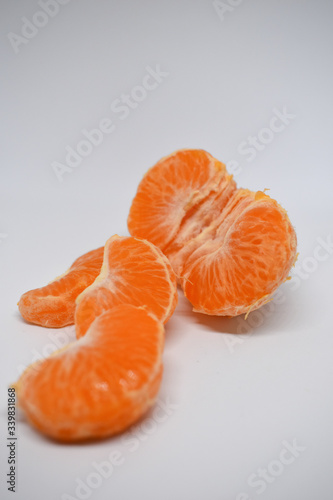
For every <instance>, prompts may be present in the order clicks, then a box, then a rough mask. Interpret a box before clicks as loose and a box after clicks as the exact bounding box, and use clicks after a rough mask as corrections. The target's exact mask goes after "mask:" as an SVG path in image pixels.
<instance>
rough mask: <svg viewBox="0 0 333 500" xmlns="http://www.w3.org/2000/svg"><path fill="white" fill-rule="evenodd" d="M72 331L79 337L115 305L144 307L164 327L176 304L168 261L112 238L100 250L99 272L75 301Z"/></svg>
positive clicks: (146, 246)
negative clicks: (102, 255) (73, 329)
mask: <svg viewBox="0 0 333 500" xmlns="http://www.w3.org/2000/svg"><path fill="white" fill-rule="evenodd" d="M76 303H77V307H76V311H75V327H76V336H77V338H80V337H82V335H84V334H85V332H86V331H87V330H88V328H89V326H90V325H91V323H92V322H93V321H94V319H95V318H96V317H97V316H99V315H100V314H102V313H103V312H105V311H107V310H108V309H111V308H112V307H114V306H116V305H118V304H124V303H126V304H133V305H136V306H145V307H147V309H148V310H149V311H151V312H152V313H153V314H154V315H155V316H156V317H157V319H158V320H159V321H161V322H162V323H166V321H167V320H168V319H169V318H170V316H171V315H172V313H173V311H174V309H175V307H176V304H177V282H176V277H175V274H174V272H173V270H172V268H171V265H170V263H169V261H168V259H167V258H166V257H165V255H163V253H162V252H161V250H160V249H158V248H157V247H156V246H155V245H153V244H152V243H150V242H148V241H145V240H140V239H137V238H133V237H131V236H129V237H127V236H118V235H114V236H112V237H111V238H109V240H108V241H107V242H106V244H105V247H104V260H103V265H102V269H101V272H100V274H99V276H97V278H96V279H95V281H94V282H93V283H92V284H91V285H90V286H89V287H88V288H86V289H85V290H84V291H83V292H82V293H81V294H80V295H79V296H78V297H77V299H76Z"/></svg>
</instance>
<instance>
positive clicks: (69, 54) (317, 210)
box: [0, 0, 333, 500]
mask: <svg viewBox="0 0 333 500" xmlns="http://www.w3.org/2000/svg"><path fill="white" fill-rule="evenodd" d="M225 4H226V5H229V9H228V10H226V11H225V13H222V12H220V15H218V13H217V11H216V9H215V8H214V5H213V2H212V1H199V0H192V1H190V0H185V1H184V0H183V1H182V0H177V1H176V0H168V1H164V2H162V1H148V0H146V1H142V2H138V1H135V0H127V1H120V0H119V1H106V0H104V1H102V0H100V1H94V2H92V1H90V2H89V1H88V0H81V1H78V0H76V1H75V0H71V1H70V2H68V3H67V4H66V5H62V6H60V7H59V12H58V13H57V15H55V16H54V17H53V18H47V23H46V24H45V26H44V27H40V28H38V30H37V33H35V34H34V36H33V37H32V38H30V39H26V42H27V43H23V42H22V43H20V44H19V46H17V47H16V52H17V53H16V52H15V50H14V47H13V44H12V43H11V42H10V39H9V38H8V34H9V33H10V32H12V33H15V34H16V35H21V30H22V27H23V26H24V23H25V21H24V20H22V18H23V17H26V18H27V19H29V20H30V21H31V20H32V19H33V18H34V19H35V20H36V19H37V23H38V22H41V23H43V17H42V18H41V17H39V18H38V15H37V16H36V12H38V11H40V10H41V9H40V6H39V5H38V3H37V1H34V0H29V1H27V0H25V1H23V0H20V1H18V0H16V1H15V2H13V1H9V0H2V1H1V15H0V19H1V21H0V24H1V58H2V59H1V67H2V68H3V70H4V80H3V82H2V85H3V87H2V95H1V99H2V102H1V110H2V111H1V121H2V130H1V139H2V145H1V167H0V168H1V183H0V190H1V192H0V199H1V214H0V259H1V263H0V266H1V300H0V307H1V342H2V345H1V357H2V359H1V370H2V377H1V381H2V389H1V404H2V406H1V422H0V426H1V442H0V447H1V457H2V458H1V460H2V461H1V487H2V491H3V493H1V498H16V499H19V500H26V499H29V500H30V499H34V500H39V499H40V500H42V499H48V500H53V499H54V500H60V499H63V500H64V499H66V498H67V499H68V498H70V497H66V495H65V494H68V495H72V497H73V498H83V496H82V495H83V493H82V491H81V492H80V491H79V492H77V493H75V488H76V486H77V484H78V483H77V480H78V479H80V480H81V481H83V482H85V484H87V480H88V481H89V480H91V478H92V477H93V476H89V475H90V474H91V473H93V472H94V471H95V469H94V466H93V462H94V461H95V462H97V463H100V462H102V461H105V460H108V459H109V458H108V457H109V455H110V453H112V452H114V451H118V452H119V453H121V457H122V459H121V462H122V463H121V464H120V465H118V466H116V467H114V471H113V473H112V475H111V476H110V477H109V478H105V479H103V480H101V481H100V482H101V484H100V485H99V486H98V488H95V489H91V490H90V493H89V490H86V491H88V493H86V497H87V498H91V499H92V500H97V499H103V500H104V499H111V498H112V499H117V500H118V499H123V500H132V499H137V498H140V499H141V498H145V499H147V500H153V499H154V500H155V499H157V498H158V499H159V500H170V499H171V498H172V499H174V500H183V499H186V500H187V499H189V500H202V499H203V498H205V499H207V500H229V499H230V500H235V499H237V498H238V500H248V499H251V500H253V499H257V498H262V499H264V500H280V499H281V498H286V499H294V498H295V499H296V498H297V499H298V498H302V500H313V498H320V499H321V500H331V499H332V498H333V484H332V477H331V475H332V474H331V464H332V460H333V431H332V417H333V415H332V413H333V412H332V410H333V404H332V383H333V369H332V366H333V364H332V348H333V337H332V333H333V329H332V319H331V318H332V298H333V297H332V266H333V255H332V252H333V250H332V248H330V247H328V249H326V250H325V247H323V246H322V245H321V249H318V248H319V247H318V245H319V243H318V242H320V241H324V242H325V241H326V242H327V241H331V240H330V239H331V238H332V233H333V229H332V212H333V211H332V208H333V206H332V205H333V203H332V179H333V175H332V132H333V130H332V129H333V127H332V116H333V114H332V111H333V110H332V88H333V71H332V41H333V36H332V15H333V3H332V2H330V1H329V0H327V1H324V0H321V1H318V0H316V1H315V0H313V1H302V2H301V1H295V0H294V1H290V0H270V1H267V0H266V1H264V0H261V1H260V0H252V1H251V0H248V1H243V2H241V1H235V0H234V1H231V0H230V1H229V4H228V1H227V0H226V2H225ZM231 4H233V5H234V7H230V5H231ZM236 4H239V5H238V6H235V5H236ZM34 16H35V17H34ZM38 20H39V21H38ZM157 65H159V67H160V70H161V71H163V72H164V73H167V76H165V77H163V79H162V81H161V82H160V84H159V85H158V86H157V88H156V89H155V90H152V91H149V92H148V93H147V96H146V98H145V99H143V100H142V102H140V103H139V105H138V106H137V107H136V108H135V109H131V110H130V113H129V114H128V116H127V117H126V118H125V119H123V120H121V115H120V114H119V113H118V114H117V113H115V112H114V111H112V110H111V105H112V103H113V102H114V101H115V99H117V98H121V96H122V94H129V93H130V92H131V91H132V90H133V89H134V87H136V86H138V85H141V83H142V80H143V78H144V76H145V75H146V74H147V70H146V67H147V66H150V67H151V68H156V66H157ZM284 107H285V109H286V110H287V113H289V114H290V115H293V118H290V120H289V123H288V124H285V126H284V129H283V130H282V131H281V132H279V133H277V132H275V133H274V134H273V137H270V136H267V131H266V132H262V129H263V128H267V127H268V126H269V124H270V121H271V119H272V117H273V116H274V111H273V110H274V109H275V108H276V109H278V110H280V111H281V112H282V110H283V108H284ZM103 118H109V119H111V120H112V122H113V125H114V131H113V132H112V133H111V134H108V135H105V136H104V140H103V142H102V144H100V145H99V146H95V147H93V148H92V151H91V154H90V155H89V156H87V157H86V158H84V159H83V160H82V162H81V163H80V165H79V166H77V167H76V168H75V169H73V170H72V172H70V173H69V172H67V173H65V174H64V175H63V177H62V182H60V181H59V179H58V178H57V176H56V174H55V172H54V170H53V168H52V164H53V162H62V163H64V161H65V155H66V147H67V146H69V147H71V148H76V146H77V144H78V143H79V141H81V140H82V139H83V138H84V137H83V135H82V132H81V131H82V129H88V130H91V129H93V128H96V127H97V126H98V124H99V122H100V121H101V120H102V119H103ZM265 133H266V136H265ZM258 134H259V136H261V137H266V138H267V137H269V138H270V139H271V141H270V143H267V144H265V146H264V147H262V148H261V150H260V151H256V154H255V158H254V159H253V160H252V161H248V160H249V159H250V155H249V153H248V154H244V144H243V145H242V143H244V141H247V140H248V138H249V136H255V137H256V136H258ZM268 134H269V132H268ZM245 146H246V144H245ZM185 147H193V148H203V149H206V150H207V151H209V152H210V153H211V154H213V155H214V156H216V157H217V158H218V159H220V160H222V161H224V162H230V161H232V160H233V163H232V165H233V168H234V169H235V165H237V170H235V174H236V172H237V175H235V178H236V180H237V183H238V185H239V186H243V187H248V188H251V189H264V188H270V192H269V194H270V195H271V196H272V197H274V198H276V199H277V200H278V201H279V202H280V203H281V204H282V205H283V206H284V207H285V208H286V209H287V210H288V213H289V216H290V218H291V221H292V223H293V224H294V226H295V228H296V231H297V235H298V241H299V252H300V256H299V261H298V266H297V267H296V271H295V272H296V273H297V274H298V276H295V277H294V278H293V279H292V280H291V281H290V282H288V283H285V284H284V285H283V286H282V287H281V289H280V295H279V300H276V301H274V302H273V303H272V304H270V305H267V306H265V307H264V308H263V309H261V310H260V312H259V313H252V314H251V315H250V316H249V319H248V323H247V325H248V327H244V322H243V319H244V318H243V317H241V318H234V319H223V318H210V317H205V316H202V315H198V314H193V313H192V312H191V308H190V306H189V304H188V303H187V301H186V300H185V299H184V298H183V296H182V295H181V294H180V300H179V306H178V308H177V310H176V312H175V314H174V315H173V317H172V319H171V320H170V321H169V323H168V324H167V326H166V346H165V355H164V364H165V374H164V379H163V383H162V387H161V391H160V394H159V401H160V402H161V401H162V404H169V410H168V411H169V415H167V414H165V415H166V418H165V419H163V420H164V421H163V422H156V421H155V420H154V419H153V416H148V417H147V419H146V420H144V421H142V423H141V424H140V426H141V427H140V426H139V427H136V428H134V430H132V432H134V433H135V438H134V440H132V441H129V436H130V434H129V433H126V434H125V435H123V436H119V437H116V438H113V439H108V440H105V441H103V442H100V443H95V444H90V445H73V446H64V445H58V444H54V443H53V442H50V441H48V440H46V439H45V438H43V437H41V436H40V435H39V434H38V433H36V432H35V431H34V430H33V429H31V428H30V427H29V426H28V425H27V423H26V422H25V420H24V418H22V417H20V420H19V422H18V424H17V427H18V437H19V439H18V446H17V456H18V468H17V476H18V478H17V492H16V494H12V493H10V492H7V491H6V483H5V481H6V472H7V469H8V465H7V462H6V459H7V450H6V436H7V435H6V429H7V424H6V396H7V386H8V384H9V383H10V382H12V381H14V380H15V379H16V378H17V377H18V375H19V373H20V371H21V370H22V367H23V366H24V365H27V364H29V363H30V362H31V361H32V360H33V359H34V358H35V357H36V356H42V355H45V354H47V352H48V351H49V350H52V349H55V348H56V343H57V339H58V342H60V341H61V339H62V341H69V340H71V339H74V331H73V327H70V328H67V329H65V330H64V331H63V332H62V334H61V333H60V331H55V330H46V329H43V328H39V327H35V326H33V325H29V324H26V323H25V322H24V321H23V320H22V319H21V318H20V316H19V314H18V311H17V306H16V303H17V301H18V299H19V297H20V295H21V294H22V293H24V292H25V291H27V290H29V289H32V288H35V287H39V286H43V285H44V284H46V283H47V282H48V281H50V280H52V279H53V278H54V277H56V276H58V275H59V274H61V273H62V272H63V271H64V270H66V269H67V268H68V266H69V265H70V264H71V263H72V261H73V260H74V259H75V258H76V257H78V256H79V255H81V254H82V253H84V252H86V251H88V250H90V249H92V248H96V247H98V246H100V245H103V244H104V242H105V241H106V239H107V238H108V237H109V236H111V235H112V234H114V233H118V234H120V235H126V234H128V232H127V227H126V218H127V214H128V210H129V207H130V203H131V200H132V198H133V196H134V194H135V190H136V187H137V184H138V182H139V181H140V179H141V177H142V175H143V174H144V172H145V171H146V170H147V169H148V168H149V167H150V166H152V165H153V164H154V163H155V162H156V161H157V160H158V159H160V158H161V157H162V156H165V155H167V154H169V153H171V152H172V151H174V150H176V149H179V148H185ZM229 165H230V164H229ZM318 238H322V240H320V239H319V240H318ZM330 252H331V253H330ZM251 318H252V319H251ZM256 325H257V326H256ZM244 328H247V329H248V330H249V331H248V334H247V335H243V336H238V337H237V335H235V333H237V332H238V333H241V332H243V331H244ZM64 397H66V395H64ZM168 401H169V403H168ZM170 404H171V406H170ZM172 405H173V406H172ZM161 411H162V410H161ZM295 440H296V441H295ZM285 441H287V442H288V443H290V444H292V443H293V441H295V442H296V444H297V446H299V447H302V451H300V452H298V456H297V457H294V458H295V460H294V461H293V462H292V463H290V464H289V465H283V464H282V465H281V463H280V465H279V464H277V463H276V461H277V460H280V458H279V457H280V453H281V451H282V450H283V449H284V447H285V444H284V442H285ZM288 457H289V458H290V457H291V455H290V454H289V455H288ZM272 464H273V465H272ZM260 467H261V468H268V469H269V470H271V471H273V472H274V470H275V471H277V473H278V475H276V477H275V478H274V477H273V476H272V475H269V481H271V482H269V481H268V480H266V481H264V482H263V485H262V487H259V486H258V484H257V486H256V487H254V486H253V485H252V486H251V484H249V483H248V480H249V478H250V476H251V475H256V474H259V472H258V469H259V468H260ZM274 467H275V469H274ZM252 477H253V476H252ZM254 477H255V478H256V479H258V477H256V476H254ZM87 478H88V479H87ZM89 478H90V479H89ZM95 479H96V477H95ZM261 484H262V483H261ZM261 489H264V491H263V493H261V494H260V491H261ZM80 493H81V497H80V495H79V494H80ZM241 493H244V495H243V496H242V495H241Z"/></svg>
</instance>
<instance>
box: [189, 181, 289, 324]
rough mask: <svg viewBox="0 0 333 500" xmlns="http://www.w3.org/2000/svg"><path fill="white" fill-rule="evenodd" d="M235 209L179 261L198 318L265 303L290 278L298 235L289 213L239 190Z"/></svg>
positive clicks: (262, 196)
mask: <svg viewBox="0 0 333 500" xmlns="http://www.w3.org/2000/svg"><path fill="white" fill-rule="evenodd" d="M235 198H238V202H239V203H238V204H237V203H235V201H236V200H231V201H230V204H233V203H234V206H233V209H232V210H231V211H230V213H229V214H227V212H228V208H229V207H228V206H227V207H226V208H225V212H226V213H225V214H223V212H222V214H221V216H220V219H218V220H217V221H216V223H215V224H214V225H212V226H210V227H209V228H208V229H207V231H204V232H203V233H202V234H201V235H199V236H198V237H197V238H196V239H195V240H192V241H191V242H190V243H189V244H188V245H187V246H185V247H184V249H183V256H181V257H180V260H181V261H182V266H181V269H180V274H181V285H182V288H183V290H184V293H185V295H186V297H187V298H188V299H189V300H190V302H191V303H192V305H193V308H194V310H195V311H197V312H202V313H205V314H213V315H223V316H236V315H238V314H243V313H247V312H248V311H250V310H254V309H257V308H258V307H260V306H261V305H263V304H264V303H266V302H267V301H268V300H269V299H270V296H271V294H272V293H273V292H274V291H275V290H276V288H277V287H278V286H279V285H280V284H281V283H283V282H284V281H285V280H286V278H287V277H288V274H289V271H290V268H291V267H292V265H293V263H294V260H295V254H296V235H295V232H294V229H293V227H292V225H291V223H290V221H289V218H288V216H287V213H286V211H285V210H284V209H283V208H282V207H281V206H280V205H279V204H278V203H277V202H276V201H275V200H273V199H271V198H270V197H269V196H267V195H265V194H263V193H254V192H251V191H248V190H242V189H239V190H238V191H237V193H236V194H235Z"/></svg>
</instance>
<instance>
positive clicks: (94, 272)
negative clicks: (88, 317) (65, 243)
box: [18, 247, 104, 328]
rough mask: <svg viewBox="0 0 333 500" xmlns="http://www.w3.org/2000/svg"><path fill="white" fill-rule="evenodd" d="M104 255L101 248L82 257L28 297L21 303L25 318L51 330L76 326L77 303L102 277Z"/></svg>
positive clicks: (19, 304)
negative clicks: (96, 280)
mask: <svg viewBox="0 0 333 500" xmlns="http://www.w3.org/2000/svg"><path fill="white" fill-rule="evenodd" d="M103 252H104V248H103V247H101V248H97V249H96V250H92V251H91V252H88V253H86V254H84V255H82V256H81V257H79V258H78V259H76V260H75V262H74V263H73V264H72V265H71V267H70V268H69V269H68V271H66V272H65V273H64V274H63V275H62V276H60V277H59V278H56V279H55V280H54V281H52V282H51V283H49V284H48V285H46V286H44V287H42V288H36V289H35V290H30V291H29V292H26V293H24V294H23V295H22V297H21V298H20V301H19V303H18V307H19V311H20V313H21V315H22V316H23V318H24V319H25V320H26V321H29V322H30V323H34V324H36V325H40V326H45V327H49V328H59V327H63V326H66V325H72V324H73V323H74V312H75V300H76V298H77V296H78V295H79V294H80V293H81V292H82V291H83V290H84V289H85V288H87V286H89V285H91V283H92V282H93V281H94V280H95V278H96V276H98V274H99V273H100V270H101V267H102V262H103Z"/></svg>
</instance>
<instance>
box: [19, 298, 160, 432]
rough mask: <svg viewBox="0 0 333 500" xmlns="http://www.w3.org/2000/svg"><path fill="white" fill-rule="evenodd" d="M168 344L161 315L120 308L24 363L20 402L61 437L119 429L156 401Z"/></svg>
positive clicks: (37, 423) (35, 421) (35, 422)
mask: <svg viewBox="0 0 333 500" xmlns="http://www.w3.org/2000/svg"><path fill="white" fill-rule="evenodd" d="M163 345H164V330H163V326H162V325H161V323H160V322H159V321H158V320H157V319H156V318H155V316H153V315H152V314H150V313H149V312H147V311H146V310H145V309H144V308H138V307H134V306H131V305H120V306H117V307H115V308H114V309H112V310H110V311H107V312H106V313H104V314H103V315H101V316H99V317H98V318H97V319H96V321H94V323H93V324H92V325H91V327H90V328H89V330H88V332H87V333H86V335H85V337H83V338H81V339H80V340H78V341H76V342H74V343H72V344H70V345H69V346H68V347H67V348H65V349H63V350H61V351H59V352H58V353H55V354H54V355H52V356H50V357H49V358H48V359H45V360H43V361H42V362H40V363H38V365H37V366H34V365H31V366H30V367H28V368H27V369H26V371H25V372H24V373H23V374H22V376H21V377H20V379H19V381H18V382H17V384H16V388H17V397H18V402H19V405H20V407H21V408H22V409H23V411H24V412H25V414H26V416H27V418H28V420H29V421H30V423H31V424H32V425H33V426H34V427H36V428H37V429H38V430H39V431H41V432H42V433H44V434H46V435H48V436H49V437H51V438H54V439H57V440H60V441H78V440H84V439H93V438H101V437H105V436H110V435H112V434H116V433H118V432H121V431H123V430H124V429H126V428H127V427H128V426H129V425H131V424H132V423H133V422H135V421H136V420H137V419H138V418H140V417H141V416H142V415H143V414H144V413H145V412H146V411H147V410H148V408H149V407H150V406H152V404H153V403H154V400H155V398H156V395H157V392H158V389H159V386H160V382H161V377H162V361H161V357H162V350H163Z"/></svg>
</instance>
